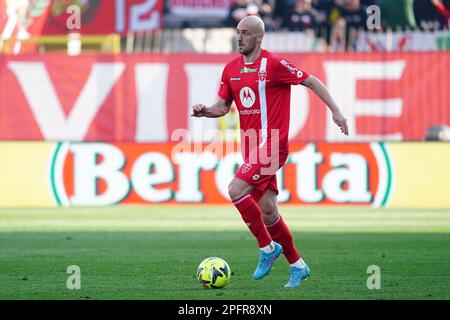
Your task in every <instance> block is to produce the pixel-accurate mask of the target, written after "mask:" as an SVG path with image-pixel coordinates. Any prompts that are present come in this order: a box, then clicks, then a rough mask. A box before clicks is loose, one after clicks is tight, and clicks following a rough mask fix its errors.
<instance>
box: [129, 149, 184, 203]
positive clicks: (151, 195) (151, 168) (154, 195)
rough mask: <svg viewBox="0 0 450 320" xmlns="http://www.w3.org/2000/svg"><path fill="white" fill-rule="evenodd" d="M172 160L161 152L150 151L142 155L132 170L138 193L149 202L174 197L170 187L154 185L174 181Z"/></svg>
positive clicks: (134, 184) (134, 185) (133, 182)
mask: <svg viewBox="0 0 450 320" xmlns="http://www.w3.org/2000/svg"><path fill="white" fill-rule="evenodd" d="M174 179H175V173H174V170H173V167H172V162H171V161H170V159H169V158H168V157H166V156H165V155H164V154H162V153H159V152H149V153H145V154H143V155H142V156H140V157H139V158H138V159H137V160H136V162H135V163H134V165H133V169H132V170H131V183H132V185H133V188H134V190H135V191H136V193H137V194H138V195H139V196H140V197H142V199H144V200H146V201H149V202H163V201H168V200H170V199H172V198H173V192H172V190H171V189H170V188H163V189H161V188H158V189H156V188H154V186H156V185H158V184H163V183H169V182H172V181H174Z"/></svg>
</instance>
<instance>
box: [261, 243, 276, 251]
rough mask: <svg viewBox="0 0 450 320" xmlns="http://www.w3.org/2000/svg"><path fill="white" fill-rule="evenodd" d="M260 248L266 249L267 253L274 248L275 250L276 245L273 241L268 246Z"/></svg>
mask: <svg viewBox="0 0 450 320" xmlns="http://www.w3.org/2000/svg"><path fill="white" fill-rule="evenodd" d="M259 250H262V251H264V252H265V253H272V252H273V250H275V245H274V244H273V241H272V242H271V243H269V244H268V245H267V246H265V247H264V248H259Z"/></svg>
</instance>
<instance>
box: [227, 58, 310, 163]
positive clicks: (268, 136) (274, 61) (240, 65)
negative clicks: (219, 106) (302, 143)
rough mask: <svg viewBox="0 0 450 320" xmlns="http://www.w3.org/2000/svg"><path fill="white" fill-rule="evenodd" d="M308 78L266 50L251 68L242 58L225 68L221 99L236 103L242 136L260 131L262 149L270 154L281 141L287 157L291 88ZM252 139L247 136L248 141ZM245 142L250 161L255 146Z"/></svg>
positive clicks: (245, 150) (245, 155)
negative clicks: (250, 153) (275, 142)
mask: <svg viewBox="0 0 450 320" xmlns="http://www.w3.org/2000/svg"><path fill="white" fill-rule="evenodd" d="M308 76H309V75H308V74H307V73H306V72H304V71H302V70H300V69H297V68H296V67H295V66H293V65H292V64H290V63H289V62H288V61H286V59H283V58H280V57H278V56H276V55H274V54H272V53H270V52H268V51H266V50H262V52H261V54H260V56H259V58H258V59H257V60H256V61H255V62H253V63H251V64H245V61H244V57H243V56H242V55H240V56H239V57H237V58H235V59H233V60H232V61H230V62H229V63H228V64H227V65H226V66H225V68H224V70H223V73H222V81H221V85H220V89H219V97H220V98H222V99H224V100H227V101H231V100H234V102H235V104H236V106H237V109H238V111H239V122H240V128H241V130H242V131H241V133H242V132H244V133H246V132H248V130H256V133H257V134H256V135H257V137H258V141H257V144H258V146H259V147H262V146H264V145H265V146H267V150H268V151H269V152H271V148H270V145H271V143H272V137H273V139H278V143H279V152H281V153H287V152H288V134H289V118H290V100H291V85H297V84H300V83H302V82H303V81H304V80H306V79H307V78H308ZM274 130H278V131H274ZM276 133H278V138H276ZM250 136H252V135H251V134H246V137H250ZM253 136H254V135H253ZM241 142H242V144H244V146H245V148H244V155H243V156H244V159H245V160H247V158H248V155H249V151H252V150H249V149H252V147H251V146H252V145H251V144H248V138H247V139H241ZM253 145H254V144H253ZM275 152H276V151H275Z"/></svg>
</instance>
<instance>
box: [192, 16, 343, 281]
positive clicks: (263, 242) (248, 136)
mask: <svg viewBox="0 0 450 320" xmlns="http://www.w3.org/2000/svg"><path fill="white" fill-rule="evenodd" d="M236 31H237V42H238V50H239V53H240V55H239V56H238V57H237V58H235V59H233V60H232V61H230V62H229V63H228V64H227V65H226V66H225V68H224V70H223V73H222V81H221V85H220V89H219V93H218V96H219V98H218V100H217V102H216V103H214V104H213V105H211V106H209V107H207V106H205V105H203V104H195V105H193V106H192V116H194V117H208V118H216V117H221V116H223V115H225V114H227V113H228V111H229V110H230V105H231V103H232V102H233V100H234V102H235V103H236V106H237V108H238V111H239V121H240V128H241V145H242V147H243V158H244V163H243V164H242V166H241V167H240V168H239V169H238V170H237V172H236V174H235V177H234V178H233V180H232V181H231V183H230V185H229V187H228V193H229V196H230V198H231V200H232V202H233V204H234V205H235V207H236V208H237V210H238V211H239V212H240V214H241V216H242V219H243V220H244V222H245V223H246V224H247V226H248V228H249V229H250V231H251V232H252V234H253V235H254V236H255V238H256V239H257V242H258V246H259V248H260V258H259V263H258V266H257V268H256V270H255V272H254V274H253V279H255V280H259V279H262V278H263V277H265V276H266V275H267V274H268V273H269V272H270V270H271V268H272V265H273V262H274V261H275V260H276V259H277V258H278V257H279V256H280V254H281V253H282V252H283V253H284V255H285V257H286V259H287V260H288V262H289V264H290V265H291V268H290V279H289V282H288V283H287V284H286V285H285V287H298V286H300V285H301V281H302V280H303V279H305V278H307V277H309V275H310V270H309V268H308V266H307V265H306V263H305V262H304V261H303V259H302V258H301V257H300V254H299V253H298V250H297V249H296V247H295V244H294V241H293V237H292V234H291V232H290V231H289V228H288V227H287V225H286V224H285V222H284V221H283V218H282V216H281V215H280V214H279V212H278V207H277V194H278V189H277V180H276V175H275V174H276V171H277V170H278V169H279V168H280V167H281V166H283V164H284V163H285V161H286V160H287V157H288V133H289V111H290V93H291V85H298V84H302V85H304V86H306V87H308V88H310V89H312V91H313V92H314V93H315V94H316V95H318V96H319V97H320V98H321V99H322V101H323V102H324V103H325V104H326V105H327V106H328V107H329V109H330V110H331V112H332V117H333V120H334V122H335V123H336V124H337V125H338V126H339V127H340V129H341V132H343V133H344V134H345V135H348V128H347V120H346V119H345V118H344V116H343V115H342V113H341V111H340V110H339V108H338V106H337V105H336V103H335V102H334V101H333V99H332V97H331V96H330V94H329V92H328V90H327V88H326V87H325V86H324V85H323V84H322V82H321V81H320V80H318V79H317V78H315V77H314V76H311V75H308V74H307V73H306V72H305V71H302V70H300V69H298V68H296V67H295V66H293V65H292V64H290V63H289V62H288V61H286V60H285V59H283V58H280V57H278V56H276V55H274V54H272V53H270V52H268V51H266V50H263V49H262V48H261V43H262V40H263V37H264V22H263V21H262V20H261V19H260V18H259V17H257V16H248V17H245V18H244V19H242V20H241V21H240V22H239V24H238V26H237V29H236ZM252 140H253V141H252ZM255 140H256V141H255Z"/></svg>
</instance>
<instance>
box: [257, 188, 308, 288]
mask: <svg viewBox="0 0 450 320" xmlns="http://www.w3.org/2000/svg"><path fill="white" fill-rule="evenodd" d="M271 184H272V188H276V180H275V181H272V182H271ZM275 190H276V189H275ZM258 204H259V206H260V208H261V213H262V215H263V220H264V223H265V224H266V226H267V230H268V231H269V234H270V235H271V237H272V239H273V240H274V241H276V242H278V243H279V244H281V246H282V247H283V254H284V255H285V257H286V259H287V260H288V262H289V264H290V265H291V270H290V271H291V278H290V280H289V282H288V284H287V285H286V287H297V286H300V285H301V281H302V280H303V279H305V278H307V277H309V275H310V271H309V268H308V266H307V265H306V263H305V262H304V261H303V259H302V258H301V257H300V254H299V253H298V250H297V248H296V247H295V243H294V239H293V236H292V233H291V232H290V230H289V228H288V226H287V225H286V223H285V222H284V220H283V217H282V216H281V215H280V213H279V211H278V205H277V192H276V191H274V190H272V189H267V191H266V192H265V193H264V195H263V196H262V198H261V199H260V200H259V201H258Z"/></svg>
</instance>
